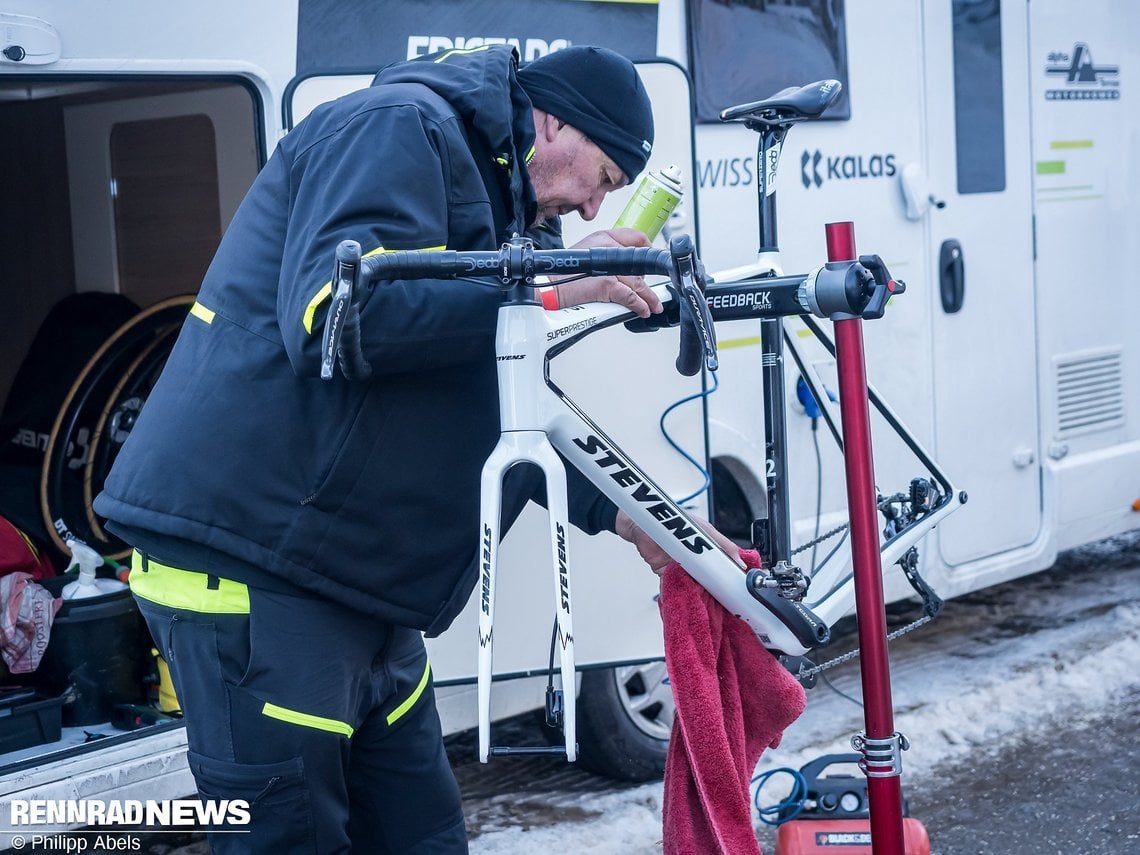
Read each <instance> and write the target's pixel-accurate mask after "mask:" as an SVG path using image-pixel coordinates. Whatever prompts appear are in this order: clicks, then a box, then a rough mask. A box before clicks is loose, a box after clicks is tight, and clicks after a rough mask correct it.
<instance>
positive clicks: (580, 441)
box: [478, 271, 958, 762]
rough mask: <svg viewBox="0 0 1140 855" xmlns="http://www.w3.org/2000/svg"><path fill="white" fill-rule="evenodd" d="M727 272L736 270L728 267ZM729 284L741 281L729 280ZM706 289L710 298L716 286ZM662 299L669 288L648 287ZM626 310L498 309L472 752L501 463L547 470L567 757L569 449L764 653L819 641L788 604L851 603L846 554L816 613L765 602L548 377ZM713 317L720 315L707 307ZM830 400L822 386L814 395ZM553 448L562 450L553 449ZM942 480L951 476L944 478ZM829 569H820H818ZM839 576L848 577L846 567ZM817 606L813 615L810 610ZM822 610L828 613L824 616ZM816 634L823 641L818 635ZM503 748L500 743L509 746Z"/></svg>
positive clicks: (944, 509)
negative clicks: (804, 630)
mask: <svg viewBox="0 0 1140 855" xmlns="http://www.w3.org/2000/svg"><path fill="white" fill-rule="evenodd" d="M733 272H734V273H735V272H736V271H733ZM728 284H736V283H728ZM714 289H715V286H710V288H709V291H708V296H711V295H712V294H713V293H714ZM654 290H655V292H656V293H657V295H658V296H659V297H660V298H661V300H662V301H663V302H665V303H668V302H669V301H670V300H671V299H672V295H671V294H670V292H669V291H668V290H667V289H666V287H665V286H664V285H657V286H654ZM633 317H634V315H633V314H632V313H631V312H629V311H628V310H626V309H622V308H620V307H617V306H614V305H612V304H607V303H596V304H587V305H581V306H574V307H571V308H566V309H559V310H554V311H547V310H545V309H544V308H543V307H541V306H539V305H535V304H518V303H507V304H504V305H503V306H502V307H501V308H500V310H499V318H498V326H497V332H496V340H495V354H496V359H497V364H498V381H499V415H500V420H501V426H502V435H501V437H500V439H499V442H498V444H497V446H496V447H495V450H494V451H493V452H492V454H491V456H490V457H489V458H488V460H487V462H486V464H485V466H484V468H483V474H482V484H481V496H480V508H481V524H480V531H481V543H480V556H481V561H480V565H481V581H480V612H479V666H478V703H479V759H480V760H481V761H482V762H487V760H488V758H489V757H490V755H491V754H493V753H495V752H494V750H493V749H492V746H491V739H490V732H491V727H490V726H491V719H490V704H491V685H492V674H493V653H494V632H493V627H494V614H495V588H496V576H497V571H498V561H499V540H500V538H501V536H502V531H501V522H500V508H501V503H502V502H501V500H502V483H503V477H504V475H505V474H506V471H507V470H508V469H509V468H510V467H511V466H514V465H515V464H518V463H523V462H526V463H532V464H535V465H537V466H539V467H540V468H541V469H542V471H543V473H544V475H545V478H546V488H547V489H546V493H547V507H548V511H549V532H550V548H551V553H550V554H551V566H552V568H553V584H552V593H553V596H554V604H555V609H556V615H557V634H556V637H557V642H558V646H559V654H560V673H561V680H562V689H563V734H564V741H565V751H566V757H567V759H568V760H571V761H572V760H574V759H575V758H576V755H577V745H576V729H575V683H574V676H575V664H574V633H573V623H572V610H571V596H570V578H569V577H570V572H569V568H570V566H572V565H571V562H570V557H569V554H568V539H567V528H568V526H569V518H568V501H567V494H566V471H565V467H564V465H563V462H562V459H560V457H559V454H558V453H561V455H562V456H563V457H565V459H566V460H568V461H569V462H570V464H571V465H573V466H575V467H576V468H577V469H578V470H580V471H581V472H582V474H583V475H584V476H585V477H586V478H587V479H589V480H590V481H591V482H592V483H593V484H594V485H595V486H596V487H597V488H598V489H599V490H600V491H601V492H602V493H604V494H605V495H606V496H607V497H609V498H610V499H611V500H612V501H613V502H614V504H615V505H617V507H618V508H619V509H621V510H623V511H624V512H625V513H626V514H628V515H629V517H630V518H631V519H632V520H633V521H634V522H635V523H636V524H637V525H638V526H639V527H640V528H641V529H642V530H643V531H644V532H645V533H646V534H647V535H649V537H651V538H652V539H653V540H654V541H655V542H656V543H657V544H658V545H659V546H661V548H662V549H664V551H665V552H666V553H668V555H669V556H670V557H671V558H673V559H674V560H675V561H677V562H678V563H679V564H680V565H681V566H682V567H683V568H684V569H685V571H686V572H688V573H689V575H691V576H692V577H693V578H694V579H695V580H696V581H697V582H698V583H700V584H701V585H702V586H703V587H704V588H705V589H706V590H708V591H709V593H711V594H712V595H713V597H714V598H715V599H716V600H717V601H718V602H720V603H721V604H722V605H723V606H724V607H725V608H726V609H728V611H729V612H730V613H732V614H734V615H737V616H739V617H740V618H742V619H743V620H745V621H746V622H747V623H748V624H749V625H750V626H751V627H752V629H753V631H755V633H756V634H757V636H758V637H759V639H760V641H761V642H762V643H763V644H764V646H765V647H767V648H768V649H770V650H773V651H777V652H780V653H784V654H788V655H792V656H799V655H802V654H804V653H806V652H807V651H808V650H809V649H811V647H813V646H817V644H813V643H809V642H806V641H805V640H804V639H801V638H799V637H797V636H796V635H795V634H794V633H793V632H792V631H791V630H790V629H789V627H788V626H787V625H785V623H783V622H782V621H781V620H780V619H779V618H778V617H777V616H776V615H775V614H774V613H773V611H772V605H773V604H775V605H776V606H778V607H782V608H788V609H795V610H796V611H797V612H798V613H799V615H800V616H801V617H802V618H803V619H804V620H806V621H807V623H808V624H810V625H816V624H818V626H819V629H820V630H821V631H822V635H823V636H826V629H827V626H829V625H830V623H831V622H832V621H834V620H837V619H838V618H839V617H842V616H843V615H845V614H847V613H848V612H849V611H850V608H851V605H852V603H853V601H854V594H853V584H852V579H851V569H850V559H849V558H848V559H847V561H846V562H842V561H841V562H840V563H841V564H845V565H846V566H843V567H837V568H829V567H827V566H826V565H825V566H824V567H821V572H820V573H818V574H817V575H816V578H817V579H820V580H821V581H823V580H831V581H830V582H829V583H828V585H827V593H826V596H825V597H824V598H822V599H821V600H819V601H817V602H815V603H813V605H812V610H810V611H809V610H808V609H807V608H805V607H803V606H801V605H800V604H798V603H795V602H791V601H788V600H779V599H778V598H777V597H776V595H774V594H773V595H772V599H771V600H769V604H768V605H766V604H765V603H763V602H760V601H759V600H758V599H757V598H755V597H754V596H753V595H752V594H750V593H749V591H748V589H747V586H746V584H745V574H744V573H743V572H742V571H741V570H740V568H739V565H738V564H737V563H736V561H735V560H734V557H732V556H729V555H728V554H727V553H725V552H724V551H723V550H722V549H720V548H719V547H718V546H717V545H716V544H715V542H714V541H713V540H712V538H710V537H708V536H707V535H706V534H705V533H704V531H703V530H702V529H701V528H700V526H699V525H698V524H697V523H696V522H694V521H693V520H692V519H691V518H690V517H689V516H688V515H687V514H686V512H685V511H684V510H683V509H682V508H681V507H679V506H678V505H677V503H676V502H674V501H673V500H672V499H671V498H669V496H668V495H667V494H666V493H665V491H663V490H662V489H661V488H659V487H658V486H657V485H656V484H655V483H654V482H653V481H652V479H651V478H650V477H649V476H648V475H646V474H645V473H644V472H643V471H642V470H641V469H639V468H638V467H637V466H636V464H635V463H634V462H633V460H632V459H631V458H630V457H629V456H628V455H627V454H626V453H625V452H624V451H623V450H622V449H621V448H619V447H618V445H617V444H616V443H615V442H614V441H613V440H611V439H610V438H609V437H608V436H607V435H606V434H605V432H604V431H603V430H602V428H601V427H600V426H599V425H598V424H597V423H595V422H594V421H593V420H592V419H591V418H590V417H589V416H588V415H587V413H585V412H584V411H583V410H582V408H581V407H579V406H578V405H577V404H575V403H574V401H572V400H571V399H570V398H569V397H568V396H567V395H566V394H565V393H564V392H563V391H562V390H561V389H559V388H558V387H557V386H556V385H555V384H554V383H553V382H552V380H551V379H550V371H549V361H550V359H552V358H553V357H554V356H556V355H557V353H558V352H560V351H562V350H564V349H566V348H568V347H570V346H572V345H573V344H574V343H576V342H577V341H579V340H581V339H582V338H584V337H585V336H587V335H589V334H590V333H591V332H596V331H597V330H599V329H603V328H606V327H609V326H613V325H614V324H616V323H621V322H624V321H626V320H630V319H632V318H633ZM714 317H715V313H714ZM816 394H817V399H818V400H826V395H824V396H822V397H818V390H816ZM556 452H557V453H556ZM945 483H948V482H945ZM950 496H951V498H950V500H949V501H947V502H946V503H944V504H943V505H942V506H941V507H940V508H938V509H936V510H935V511H934V512H932V513H930V514H928V515H927V516H925V517H923V518H922V519H921V520H919V521H917V522H916V523H914V524H913V525H912V527H911V528H910V529H908V530H907V531H905V532H904V533H903V534H900V535H899V536H897V537H895V538H893V539H892V540H891V541H889V542H888V543H887V544H886V545H885V546H884V548H883V549H882V561H883V565H884V566H888V565H889V564H892V563H894V562H895V561H897V560H898V559H899V558H901V557H902V555H903V554H904V553H905V552H906V551H907V550H908V549H910V547H911V546H913V545H914V544H915V543H916V542H917V541H918V540H920V539H921V538H922V537H924V536H925V535H926V533H927V532H928V531H930V529H932V528H933V527H934V526H935V525H936V524H937V523H938V522H939V521H940V520H941V519H942V517H944V516H945V515H946V514H947V513H949V512H951V511H952V510H953V509H954V508H955V507H956V506H957V504H958V500H957V497H956V496H953V493H952V491H951V493H950ZM825 571H826V572H825ZM844 574H846V577H847V578H846V580H845V581H843V580H842V579H843V576H844ZM812 611H815V615H813V614H812ZM824 615H826V618H824V617H823V616H824ZM817 642H818V639H817ZM504 753H505V752H504Z"/></svg>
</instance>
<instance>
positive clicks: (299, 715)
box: [261, 701, 353, 736]
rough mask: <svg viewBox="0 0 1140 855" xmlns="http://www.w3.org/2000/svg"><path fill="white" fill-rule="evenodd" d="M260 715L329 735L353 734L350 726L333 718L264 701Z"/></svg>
mask: <svg viewBox="0 0 1140 855" xmlns="http://www.w3.org/2000/svg"><path fill="white" fill-rule="evenodd" d="M261 714H262V715H264V716H268V717H269V718H275V719H277V720H278V721H285V722H288V723H289V724H296V725H300V726H301V727H312V728H314V729H316V730H325V731H328V732H329V733H339V734H340V735H341V736H352V733H353V730H352V725H350V724H345V723H344V722H343V721H337V720H336V719H335V718H323V717H322V716H319V715H309V713H303V712H297V711H296V710H290V709H286V708H285V707H279V706H277V704H271V703H269V701H266V702H265V706H263V707H262V708H261Z"/></svg>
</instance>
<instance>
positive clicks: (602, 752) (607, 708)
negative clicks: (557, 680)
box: [576, 662, 675, 782]
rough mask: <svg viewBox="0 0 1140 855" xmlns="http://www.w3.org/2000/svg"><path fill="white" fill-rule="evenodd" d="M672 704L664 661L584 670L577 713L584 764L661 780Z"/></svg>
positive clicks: (619, 776)
mask: <svg viewBox="0 0 1140 855" xmlns="http://www.w3.org/2000/svg"><path fill="white" fill-rule="evenodd" d="M674 709H675V707H674V705H673V690H672V688H670V686H669V676H668V674H667V673H666V670H665V663H664V662H645V663H643V664H641V665H622V666H618V667H616V668H606V669H599V670H594V671H585V672H583V674H582V687H581V691H580V692H579V693H578V706H577V716H576V717H577V724H578V759H579V761H580V762H581V764H582V766H583V768H585V769H588V770H589V771H591V772H594V773H595V774H598V775H604V776H605V777H607V778H613V779H615V780H618V781H636V782H642V781H655V780H660V779H661V778H662V776H663V775H664V774H665V753H666V751H667V750H668V748H669V734H670V732H671V731H672V729H673V712H674Z"/></svg>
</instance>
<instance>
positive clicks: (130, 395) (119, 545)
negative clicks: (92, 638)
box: [40, 296, 194, 560]
mask: <svg viewBox="0 0 1140 855" xmlns="http://www.w3.org/2000/svg"><path fill="white" fill-rule="evenodd" d="M193 303H194V298H193V296H180V297H171V298H170V299H167V300H163V301H162V302H159V303H156V304H155V305H153V306H151V307H149V308H148V309H145V310H144V311H142V312H140V313H139V314H137V315H135V316H134V317H133V318H131V320H129V321H128V322H127V323H125V324H124V325H123V326H121V327H120V328H119V329H118V330H116V331H115V333H114V334H113V335H112V336H111V337H110V338H109V339H107V341H106V342H104V343H103V345H102V346H101V347H100V348H99V350H98V351H96V353H95V355H94V356H92V357H91V359H90V360H89V361H88V362H87V364H86V365H85V366H84V367H83V370H82V371H81V372H80V373H79V376H78V377H77V378H76V379H75V382H74V383H73V384H72V386H71V389H70V390H69V391H68V393H67V397H66V398H65V399H64V402H63V406H62V407H60V411H59V414H58V415H57V416H56V420H55V424H54V425H53V426H52V430H51V433H50V434H49V435H48V442H47V448H46V450H45V453H44V463H43V468H42V470H41V473H40V511H41V513H42V515H43V518H44V522H45V524H46V526H47V530H48V533H49V535H50V536H51V539H52V542H53V544H54V545H55V546H56V548H57V549H59V550H60V551H61V552H62V553H64V554H67V547H66V544H65V541H66V540H67V538H69V537H75V538H77V539H79V540H82V541H84V542H85V543H87V544H88V545H89V546H91V547H92V548H93V549H95V550H97V551H98V552H100V553H101V554H103V555H105V556H107V557H110V558H112V559H115V560H117V559H120V558H124V557H126V556H127V555H128V554H129V552H130V548H129V547H128V546H127V545H126V544H125V543H123V542H122V541H121V540H119V539H118V538H116V537H114V536H113V535H110V534H108V533H107V532H106V531H105V530H104V529H103V527H102V524H101V522H100V521H99V520H98V519H97V518H96V517H95V515H94V513H93V512H92V511H91V501H92V500H93V499H94V496H95V495H97V494H98V492H99V490H100V489H101V488H102V484H103V480H104V479H105V478H106V475H107V473H108V472H109V471H110V468H111V464H112V463H114V458H115V456H116V455H117V453H118V449H119V447H121V446H122V441H123V440H125V438H126V435H127V433H129V430H130V426H131V425H132V424H133V419H134V417H135V416H137V414H138V411H139V410H141V408H142V405H143V403H144V402H145V400H146V395H147V394H149V392H150V389H151V388H152V387H153V385H154V382H155V381H156V380H157V379H158V374H159V373H160V372H161V367H162V365H163V364H164V363H165V361H166V357H167V356H168V355H169V353H170V350H171V348H172V347H173V346H174V340H175V339H176V338H177V335H178V331H179V330H180V329H181V326H182V323H183V321H184V320H185V319H186V315H187V313H188V312H189V310H190V306H191V305H193Z"/></svg>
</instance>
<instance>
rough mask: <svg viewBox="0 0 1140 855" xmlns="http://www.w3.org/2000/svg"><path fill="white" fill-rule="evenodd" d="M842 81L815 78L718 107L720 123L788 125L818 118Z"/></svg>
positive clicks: (837, 91) (829, 104) (838, 89)
mask: <svg viewBox="0 0 1140 855" xmlns="http://www.w3.org/2000/svg"><path fill="white" fill-rule="evenodd" d="M842 89H843V84H842V83H840V82H839V81H838V80H817V81H816V82H815V83H809V84H808V85H807V86H800V87H796V86H789V87H788V88H787V89H781V90H780V91H779V92H777V93H776V94H775V95H773V96H772V97H770V98H765V99H764V100H763V101H753V102H752V103H750V104H739V105H737V106H736V107H729V108H728V109H726V110H721V112H720V120H721V121H722V122H733V121H742V122H744V123H745V124H746V125H748V126H749V127H751V126H752V125H754V124H756V125H790V124H793V123H795V122H802V121H804V120H805V119H818V118H819V117H820V116H821V115H822V114H823V111H824V110H826V109H827V108H828V107H830V106H831V105H832V103H833V102H834V101H835V99H836V98H838V97H839V92H840V90H842Z"/></svg>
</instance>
